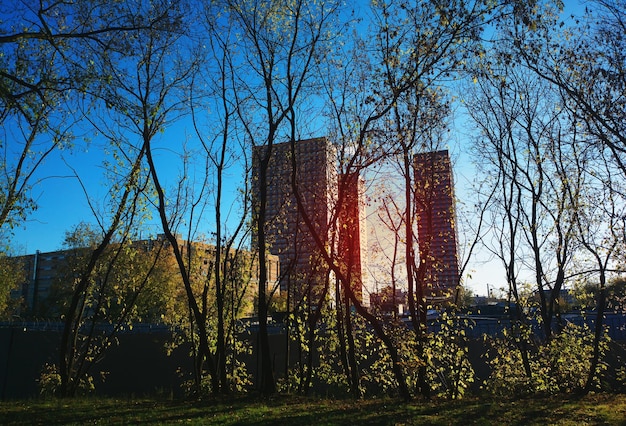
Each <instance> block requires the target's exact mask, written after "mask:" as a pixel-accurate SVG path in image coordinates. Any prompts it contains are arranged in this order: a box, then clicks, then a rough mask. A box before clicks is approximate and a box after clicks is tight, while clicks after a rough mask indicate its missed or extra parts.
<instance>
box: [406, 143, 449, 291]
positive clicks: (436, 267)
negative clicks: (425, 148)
mask: <svg viewBox="0 0 626 426" xmlns="http://www.w3.org/2000/svg"><path fill="white" fill-rule="evenodd" d="M414 162H415V163H414V164H415V190H416V195H415V204H416V210H417V217H416V219H417V232H418V241H419V244H418V245H419V255H420V262H422V263H423V264H425V266H426V275H425V283H426V284H427V285H428V289H427V291H426V296H427V298H428V299H430V301H431V303H437V302H438V301H443V300H445V299H449V298H450V297H452V296H453V295H454V291H455V289H456V287H457V285H458V283H459V265H458V257H457V231H456V209H455V196H454V179H453V175H452V168H451V166H450V157H449V155H448V151H446V150H444V151H433V152H425V153H422V154H417V155H416V156H415V158H414Z"/></svg>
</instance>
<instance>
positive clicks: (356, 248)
mask: <svg viewBox="0 0 626 426" xmlns="http://www.w3.org/2000/svg"><path fill="white" fill-rule="evenodd" d="M338 186H339V189H338V194H339V198H338V200H339V203H338V204H340V205H339V206H338V208H339V209H340V210H339V226H338V229H339V246H338V250H337V252H338V255H339V262H340V264H341V265H342V270H343V273H344V274H345V275H346V277H347V279H348V280H349V282H350V288H351V290H352V291H353V293H354V295H355V296H356V299H357V300H358V301H359V303H361V304H363V302H365V304H366V305H369V298H365V299H364V298H363V267H364V262H366V261H367V230H366V212H365V198H364V192H365V190H364V187H365V183H364V180H363V178H362V177H360V176H359V174H358V173H350V174H343V175H341V176H339V184H338Z"/></svg>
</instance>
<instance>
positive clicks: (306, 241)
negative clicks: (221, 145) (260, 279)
mask: <svg viewBox="0 0 626 426" xmlns="http://www.w3.org/2000/svg"><path fill="white" fill-rule="evenodd" d="M267 149H268V148H267V146H258V147H255V148H254V150H253V168H252V180H253V182H252V198H253V204H252V205H253V206H257V205H258V200H259V196H260V188H259V186H258V174H259V164H260V158H262V157H261V156H264V155H265V153H266V150H267ZM295 155H296V161H295V163H296V182H297V185H298V188H299V193H300V194H301V196H302V200H303V208H304V211H305V212H306V213H307V215H308V217H310V219H311V222H312V224H313V228H314V230H315V234H317V235H318V236H320V237H321V239H322V242H323V243H324V244H327V243H328V242H329V230H328V221H329V217H330V214H331V211H332V208H333V206H334V203H335V201H334V200H335V199H336V196H337V194H336V182H337V172H336V152H335V150H334V148H333V147H332V145H331V144H330V143H329V142H328V140H327V139H326V138H315V139H307V140H300V141H297V142H296V143H295ZM291 158H292V154H291V143H289V142H287V143H280V144H274V145H273V146H272V148H271V156H270V161H269V167H268V176H267V178H268V179H267V187H266V189H267V205H266V229H265V232H266V237H267V244H268V251H269V252H270V253H271V254H274V255H277V256H278V257H279V259H280V269H281V277H280V291H281V293H282V292H286V293H285V294H288V297H289V304H290V305H291V306H294V305H295V304H297V303H300V301H302V300H303V298H305V297H306V299H307V300H308V303H316V301H317V300H319V295H320V294H321V290H322V289H323V288H324V287H325V286H326V284H327V283H328V282H329V281H328V280H329V279H330V277H329V270H328V266H327V265H326V263H325V262H324V261H323V259H322V257H321V255H320V252H319V250H318V248H317V247H318V246H317V245H316V243H315V241H314V238H313V236H312V233H311V232H310V230H309V228H308V226H307V225H306V223H305V221H304V220H303V217H302V215H301V214H300V213H299V210H298V207H297V203H296V198H295V196H294V192H293V189H292V184H291V177H292V161H291ZM253 240H254V241H256V235H253ZM254 244H255V243H254Z"/></svg>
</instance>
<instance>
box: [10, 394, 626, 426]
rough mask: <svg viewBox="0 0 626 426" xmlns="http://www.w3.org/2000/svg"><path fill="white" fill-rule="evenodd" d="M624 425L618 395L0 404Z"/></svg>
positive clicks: (270, 418) (389, 420) (118, 414)
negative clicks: (453, 399)
mask: <svg viewBox="0 0 626 426" xmlns="http://www.w3.org/2000/svg"><path fill="white" fill-rule="evenodd" d="M142 423H143V424H174V423H182V424H197V425H358V426H361V425H471V424H476V425H490V424H493V425H520V426H521V425H626V395H608V394H598V395H588V396H585V397H583V398H575V397H571V396H557V397H551V398H543V399H539V398H534V399H520V400H510V401H504V400H495V399H492V398H485V399H474V398H469V399H464V400H461V401H431V402H420V401H415V402H411V403H402V402H400V401H398V400H393V399H378V400H361V401H353V400H345V399H343V400H331V399H316V398H298V397H291V396H277V397H275V398H272V399H259V398H250V397H247V398H244V397H235V398H233V399H231V400H227V399H220V400H208V401H203V402H193V403H192V402H183V401H165V400H156V399H99V398H80V399H76V400H56V399H41V400H28V401H3V402H0V424H3V425H16V424H24V425H32V424H41V425H54V424H57V425H59V424H72V425H84V424H142Z"/></svg>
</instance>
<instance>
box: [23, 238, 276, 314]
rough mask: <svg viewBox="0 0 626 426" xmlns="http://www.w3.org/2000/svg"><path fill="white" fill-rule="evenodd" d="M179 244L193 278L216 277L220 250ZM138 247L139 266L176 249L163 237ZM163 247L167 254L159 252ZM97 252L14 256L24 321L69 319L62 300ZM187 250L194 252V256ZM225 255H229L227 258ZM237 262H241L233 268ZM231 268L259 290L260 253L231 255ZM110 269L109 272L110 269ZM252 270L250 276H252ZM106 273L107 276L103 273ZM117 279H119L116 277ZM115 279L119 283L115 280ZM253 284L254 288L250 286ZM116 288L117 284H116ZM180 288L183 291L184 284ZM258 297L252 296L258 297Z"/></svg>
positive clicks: (271, 260)
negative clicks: (21, 278) (216, 255)
mask: <svg viewBox="0 0 626 426" xmlns="http://www.w3.org/2000/svg"><path fill="white" fill-rule="evenodd" d="M178 243H179V245H180V247H181V248H182V250H183V257H184V258H188V257H191V258H193V259H194V261H193V262H194V265H193V267H192V268H193V271H194V272H193V274H192V275H193V276H194V279H199V280H202V279H206V277H207V276H208V274H211V273H212V270H213V268H214V263H215V246H214V245H212V244H207V243H202V242H192V243H190V244H188V243H187V241H184V240H182V239H180V238H178ZM132 245H133V247H135V248H136V249H137V251H136V253H135V257H134V258H133V260H132V262H133V264H137V263H140V262H152V261H151V260H150V259H151V258H152V256H154V255H155V254H156V253H158V254H159V256H160V258H161V259H164V258H165V257H167V256H173V254H172V251H171V248H170V245H169V243H168V242H167V240H166V239H165V236H164V235H159V236H157V237H156V238H155V239H145V240H138V241H133V244H132ZM161 245H163V250H156V248H158V247H159V246H161ZM117 247H119V245H118V244H116V243H113V244H111V245H110V247H109V252H106V253H105V254H104V255H103V259H101V263H102V262H105V264H106V262H108V260H107V259H108V258H109V257H110V256H108V255H107V253H111V252H112V251H114V250H116V248H117ZM92 250H93V249H92V248H83V247H80V248H72V249H66V250H58V251H53V252H45V253H42V252H39V251H37V252H35V253H34V254H28V255H23V256H16V257H13V258H12V260H13V261H14V262H15V263H16V264H17V265H19V266H20V268H22V270H23V274H22V275H21V276H22V277H23V281H22V283H21V286H20V287H19V288H18V289H16V290H15V291H13V292H12V293H11V298H12V299H14V300H19V301H20V303H19V306H18V311H17V312H15V314H16V315H19V316H21V317H24V318H49V317H51V316H54V317H58V316H59V315H61V314H63V313H64V312H63V311H62V308H60V305H62V304H63V300H58V299H59V297H69V295H70V294H71V289H72V286H73V284H74V282H75V280H76V279H77V278H78V277H79V274H80V273H82V270H83V269H84V267H85V266H86V264H87V261H88V259H89V256H90V254H91V251H92ZM187 250H191V253H188V252H187ZM189 255H190V256H189ZM223 255H224V254H223ZM266 260H267V262H266V263H267V270H268V283H267V285H268V288H271V287H274V286H275V285H276V283H277V281H278V278H279V276H280V262H279V259H278V257H277V256H271V255H270V256H268V258H267V259H266ZM232 262H240V264H241V266H240V267H239V266H238V264H233V263H232ZM161 264H162V265H165V266H166V267H167V271H163V272H164V273H166V275H167V276H172V277H176V276H180V275H179V274H180V272H179V270H178V265H177V264H176V262H174V261H173V260H172V261H171V262H165V261H164V262H162V263H161ZM229 267H230V268H232V269H233V270H235V269H236V268H239V269H241V270H242V271H246V272H245V273H243V274H241V276H239V277H238V278H237V280H238V284H239V285H241V286H242V287H243V288H245V289H246V293H248V292H251V293H252V292H255V291H256V290H257V289H258V285H256V284H255V283H257V282H258V270H259V265H258V259H257V257H256V253H253V252H249V251H240V252H238V253H235V252H234V251H233V250H231V252H230V254H229ZM105 269H106V268H105ZM247 271H249V274H248V272H247ZM99 273H100V274H101V273H102V272H99ZM97 274H98V272H95V273H94V278H96V277H98V275H97ZM112 276H113V275H112ZM112 279H116V278H115V277H114V278H112ZM248 281H249V285H248V284H247V283H248ZM113 284H115V283H113ZM176 288H177V289H178V290H180V291H181V292H182V291H183V287H182V285H177V286H176ZM252 296H253V295H252V294H251V295H250V296H249V297H250V298H252ZM167 297H170V298H174V297H176V295H174V294H170V295H168V296H167ZM242 314H243V315H246V316H251V315H253V312H242Z"/></svg>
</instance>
